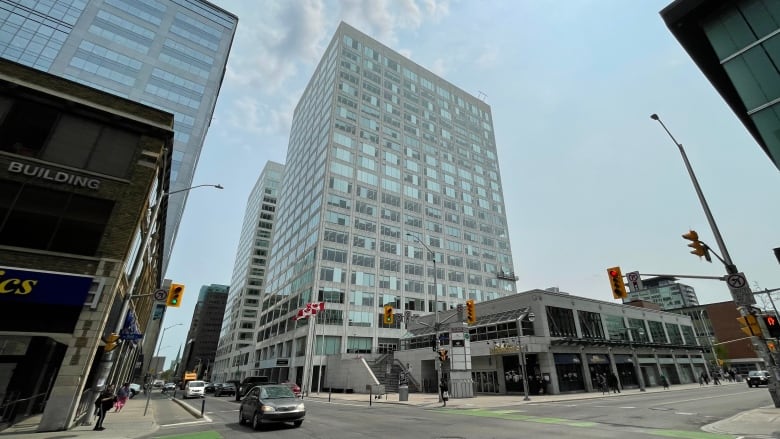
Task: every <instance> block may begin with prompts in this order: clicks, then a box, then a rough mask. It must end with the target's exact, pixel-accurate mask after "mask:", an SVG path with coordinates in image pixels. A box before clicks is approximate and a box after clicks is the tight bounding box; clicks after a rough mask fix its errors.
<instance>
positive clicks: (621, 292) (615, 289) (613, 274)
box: [607, 267, 628, 299]
mask: <svg viewBox="0 0 780 439" xmlns="http://www.w3.org/2000/svg"><path fill="white" fill-rule="evenodd" d="M607 275H608V276H609V284H610V286H611V287H612V297H614V298H615V299H625V298H626V297H628V293H627V292H626V284H625V283H624V282H623V273H621V272H620V267H612V268H607Z"/></svg>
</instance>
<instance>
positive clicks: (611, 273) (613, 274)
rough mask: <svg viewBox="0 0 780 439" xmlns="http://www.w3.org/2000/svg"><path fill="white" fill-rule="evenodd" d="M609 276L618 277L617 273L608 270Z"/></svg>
mask: <svg viewBox="0 0 780 439" xmlns="http://www.w3.org/2000/svg"><path fill="white" fill-rule="evenodd" d="M609 275H610V276H612V277H615V276H617V275H618V272H617V271H615V270H610V271H609Z"/></svg>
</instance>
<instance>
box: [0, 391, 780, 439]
mask: <svg viewBox="0 0 780 439" xmlns="http://www.w3.org/2000/svg"><path fill="white" fill-rule="evenodd" d="M723 385H725V386H732V385H738V386H745V384H744V383H728V382H726V383H724V384H723ZM698 387H699V385H698V384H681V385H674V386H672V387H671V389H670V390H663V388H660V387H651V388H648V389H647V393H656V392H683V391H686V390H689V389H692V388H698ZM637 393H638V391H637V390H636V389H629V390H625V391H623V393H619V394H614V393H611V394H605V395H602V394H601V393H599V392H592V393H574V394H566V395H534V396H531V397H530V401H523V395H509V396H507V395H496V396H488V395H479V396H477V397H474V398H462V399H450V400H449V401H448V402H447V408H448V409H456V410H457V409H473V408H495V407H506V406H511V405H523V404H533V403H544V402H563V401H577V400H586V399H604V398H607V399H613V398H621V397H623V396H626V395H635V394H637ZM373 397H375V395H373V396H369V395H368V394H363V393H333V394H331V395H328V393H327V392H322V393H320V394H319V395H317V394H312V395H311V396H307V397H305V398H304V401H306V400H316V401H328V400H329V398H330V401H332V402H341V403H345V402H350V403H361V404H366V405H368V404H369V401H370V403H371V404H402V405H408V406H415V407H420V408H434V407H440V406H441V403H440V402H439V401H438V395H436V394H430V393H410V394H409V400H408V401H399V400H398V394H397V393H392V394H389V395H382V396H381V399H372V398H373ZM178 402H179V401H171V400H170V399H152V400H151V402H150V404H149V410H148V412H147V414H146V416H144V415H143V413H144V407H145V405H146V399H145V398H143V397H141V398H140V399H139V398H133V399H132V400H130V401H129V402H128V404H127V405H126V406H125V408H124V409H122V411H121V412H120V413H114V412H111V413H109V414H108V415H107V416H106V420H105V422H104V426H105V427H106V430H105V431H103V432H97V433H96V432H94V431H92V426H84V427H75V428H73V429H71V430H68V431H55V432H48V433H37V432H35V429H36V427H37V426H38V422H39V421H40V415H38V416H33V417H31V418H28V419H26V420H24V421H21V422H20V423H18V424H16V425H14V426H13V427H11V428H8V429H6V430H3V431H0V439H10V438H20V439H62V438H63V437H67V438H69V439H70V438H82V437H90V438H95V437H96V434H99V435H101V436H102V437H110V438H122V439H132V438H138V437H142V436H145V435H149V434H151V433H154V432H155V431H157V429H158V428H159V426H158V425H157V420H156V418H155V416H156V414H155V410H154V407H155V405H156V404H164V403H170V404H176V403H178ZM185 405H186V404H185ZM196 412H197V411H196V410H193V409H191V410H190V413H191V414H192V415H193V419H195V418H196V417H197V415H198V413H196ZM702 429H703V430H704V431H706V432H710V433H720V434H730V435H734V436H758V435H761V436H765V437H780V409H777V408H774V407H771V406H769V407H762V408H759V409H755V410H748V411H745V412H741V413H738V414H737V415H735V416H732V417H731V418H728V419H724V420H721V421H718V422H715V423H713V424H709V425H706V426H704V427H703V428H702ZM776 432H777V433H776Z"/></svg>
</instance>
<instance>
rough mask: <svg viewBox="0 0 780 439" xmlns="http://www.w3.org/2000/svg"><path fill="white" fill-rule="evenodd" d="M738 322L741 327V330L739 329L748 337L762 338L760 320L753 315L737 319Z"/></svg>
mask: <svg viewBox="0 0 780 439" xmlns="http://www.w3.org/2000/svg"><path fill="white" fill-rule="evenodd" d="M737 321H738V322H739V325H740V326H741V328H739V329H740V330H741V331H742V332H744V333H745V334H746V335H748V336H754V335H755V336H757V337H760V336H761V326H759V324H758V319H757V318H756V316H754V315H753V314H748V315H746V316H742V317H737Z"/></svg>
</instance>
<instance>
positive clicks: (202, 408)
mask: <svg viewBox="0 0 780 439" xmlns="http://www.w3.org/2000/svg"><path fill="white" fill-rule="evenodd" d="M205 410H206V398H203V401H201V402H200V417H201V418H202V417H203V412H204V411H205Z"/></svg>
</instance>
